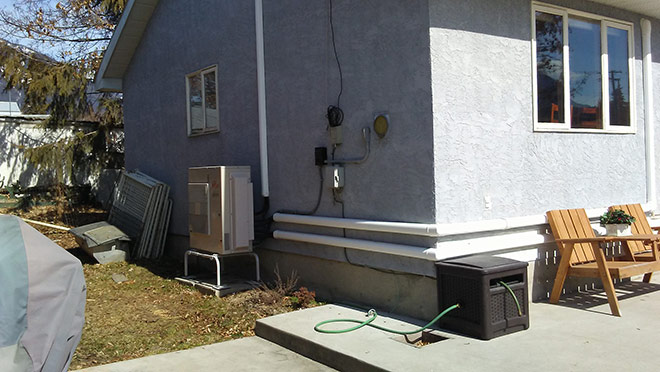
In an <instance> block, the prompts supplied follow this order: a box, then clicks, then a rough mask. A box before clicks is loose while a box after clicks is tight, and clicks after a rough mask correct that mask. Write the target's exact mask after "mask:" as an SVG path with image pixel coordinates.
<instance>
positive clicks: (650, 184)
mask: <svg viewBox="0 0 660 372" xmlns="http://www.w3.org/2000/svg"><path fill="white" fill-rule="evenodd" d="M641 26H642V54H643V59H642V66H643V70H644V129H645V130H644V135H645V144H646V199H647V200H648V204H649V207H650V208H649V209H651V212H652V213H653V214H655V211H656V208H657V201H656V181H655V128H654V126H655V120H654V115H655V113H654V110H653V104H654V103H653V55H652V53H651V22H650V21H649V20H648V19H642V22H641Z"/></svg>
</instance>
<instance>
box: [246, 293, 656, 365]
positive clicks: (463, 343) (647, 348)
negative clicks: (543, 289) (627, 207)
mask: <svg viewBox="0 0 660 372" xmlns="http://www.w3.org/2000/svg"><path fill="white" fill-rule="evenodd" d="M658 291H660V284H659V282H658V281H655V282H654V283H650V284H645V283H641V282H629V283H622V284H620V285H618V286H617V293H618V295H619V299H620V300H621V304H620V305H621V310H622V313H623V317H620V318H619V317H615V316H612V315H610V312H609V307H608V305H607V301H606V299H605V296H604V294H602V293H600V292H598V291H591V292H585V293H578V294H576V295H572V296H566V297H565V298H564V299H562V303H561V304H560V305H551V304H547V303H533V304H531V306H530V318H531V320H530V328H529V329H528V330H526V331H521V332H517V333H513V334H510V335H507V336H502V337H499V338H495V339H492V340H490V341H481V340H476V339H473V338H468V337H463V336H461V335H457V334H452V333H447V332H440V334H441V335H442V336H444V337H446V338H447V339H446V340H444V341H439V342H436V343H433V344H429V345H426V346H423V347H421V348H417V347H415V346H411V345H408V344H404V343H401V342H399V341H396V340H395V339H394V338H395V337H393V335H392V334H389V333H386V332H383V331H380V330H377V329H374V328H369V327H365V328H362V329H359V330H357V331H354V332H351V333H347V334H330V335H329V334H321V333H317V332H316V331H314V329H313V327H314V325H315V324H317V323H318V322H320V321H323V320H327V319H331V318H354V319H362V320H364V319H366V318H365V312H363V311H361V310H357V309H354V308H350V307H346V306H338V305H326V306H322V307H318V308H313V309H307V310H303V311H298V312H293V313H287V314H281V315H277V316H273V317H270V318H266V319H262V320H259V321H258V322H257V328H256V330H255V331H256V333H257V335H258V336H260V337H263V338H266V339H269V340H271V341H273V342H276V343H278V344H280V345H282V346H284V347H286V348H289V349H291V350H293V351H295V352H297V353H300V354H301V355H304V356H307V357H309V358H311V359H314V360H317V361H319V362H322V363H324V364H326V365H329V366H331V367H334V368H337V369H339V370H387V371H415V370H423V371H503V370H529V371H539V370H548V371H550V370H552V371H556V370H564V371H657V370H658V369H660V367H659V366H660V354H658V353H657V347H658V346H657V343H658V341H660V332H659V330H660V316H658V312H659V311H660V293H657V292H658ZM377 322H378V323H379V324H381V325H384V326H387V327H390V328H395V329H402V330H403V329H406V330H410V329H414V328H416V326H418V325H423V324H424V322H418V321H411V320H410V319H402V318H399V317H396V316H392V315H385V316H380V317H379V318H378V319H377ZM331 326H334V325H328V327H331ZM348 326H350V324H348V325H338V327H337V328H347V327H348Z"/></svg>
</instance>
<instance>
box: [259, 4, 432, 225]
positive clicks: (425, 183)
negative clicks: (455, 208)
mask: <svg viewBox="0 0 660 372" xmlns="http://www.w3.org/2000/svg"><path fill="white" fill-rule="evenodd" d="M427 8H428V6H427V2H426V1H425V0H415V1H400V0H385V1H378V2H364V1H349V0H335V1H333V24H334V33H335V43H336V47H337V53H338V57H339V61H340V64H341V70H342V73H343V92H342V95H341V101H340V107H341V108H342V109H343V111H344V114H345V118H344V123H343V125H342V127H343V135H344V144H343V145H341V146H340V147H338V148H337V150H336V157H337V158H338V159H346V158H359V157H361V156H362V155H363V154H364V151H365V150H364V146H363V143H362V137H361V129H362V128H363V127H370V128H371V130H372V131H373V128H372V122H373V119H374V115H375V114H376V113H382V112H385V113H388V114H389V117H390V121H391V125H390V131H389V132H388V134H387V136H386V137H385V138H383V139H378V137H377V136H376V135H375V134H374V133H373V132H372V135H371V153H370V155H369V158H368V160H367V161H365V162H364V163H363V164H360V165H348V166H346V168H345V171H346V185H345V187H344V191H343V192H342V194H341V199H343V200H344V215H345V216H347V217H353V218H374V219H396V220H402V221H413V222H428V221H430V220H431V219H432V218H433V194H432V193H431V192H429V191H430V190H431V189H432V185H433V174H432V167H433V165H432V161H433V158H432V154H433V148H432V146H433V143H432V142H431V141H430V138H431V136H432V122H431V114H430V113H431V101H430V90H431V85H430V69H429V66H430V65H429V60H428V48H429V43H428V19H427V16H426V13H427ZM264 20H265V21H264V22H265V25H264V27H265V48H266V51H265V54H266V79H267V82H266V89H267V104H268V109H267V112H268V132H269V137H268V139H269V141H268V146H269V157H270V175H271V179H270V185H271V206H272V210H273V211H275V210H279V209H289V210H299V211H306V210H310V209H312V208H313V206H314V205H315V203H316V199H317V194H318V186H317V185H318V182H319V176H318V169H317V167H315V165H314V147H316V146H327V147H329V149H330V142H329V140H330V136H329V132H328V130H327V126H328V122H327V119H326V117H325V116H326V110H327V107H328V105H337V96H338V93H339V90H340V80H339V73H338V68H337V62H336V61H335V56H334V53H333V47H332V37H331V32H332V30H331V28H330V23H329V7H328V1H327V0H311V1H300V0H289V1H266V2H264ZM365 20H369V21H365ZM330 151H331V150H330ZM329 181H330V180H329V177H326V185H327V186H326V189H325V190H324V196H323V199H322V203H321V208H320V211H319V214H321V215H331V216H341V214H342V212H341V206H340V205H339V204H337V203H333V198H332V194H331V192H330V190H329V188H328V187H329V185H330V183H329Z"/></svg>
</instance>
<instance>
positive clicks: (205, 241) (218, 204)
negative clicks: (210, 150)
mask: <svg viewBox="0 0 660 372" xmlns="http://www.w3.org/2000/svg"><path fill="white" fill-rule="evenodd" d="M252 198H253V196H252V181H251V178H250V167H248V166H231V167H226V166H213V167H196V168H189V169H188V231H189V233H190V248H191V249H197V250H200V251H206V252H211V253H217V254H220V255H227V254H233V253H244V252H250V251H252V241H253V240H254V211H253V200H252Z"/></svg>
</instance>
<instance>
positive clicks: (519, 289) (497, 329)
mask: <svg viewBox="0 0 660 372" xmlns="http://www.w3.org/2000/svg"><path fill="white" fill-rule="evenodd" d="M436 269H437V281H438V305H439V310H443V309H446V308H447V307H449V306H452V305H454V304H456V303H458V304H460V306H461V307H460V308H459V309H456V310H454V311H451V312H450V313H448V314H447V315H445V316H444V317H443V318H441V319H440V321H439V327H441V328H444V329H447V330H451V331H454V332H457V333H461V334H464V335H467V336H470V337H475V338H480V339H483V340H490V339H492V338H495V337H499V336H503V335H506V334H509V333H513V332H517V331H521V330H525V329H527V328H529V314H528V310H529V306H528V303H527V298H528V294H527V262H520V261H515V260H511V259H507V258H501V257H494V256H473V257H465V258H457V259H449V260H444V261H438V262H436ZM500 282H504V283H505V284H506V285H507V286H508V287H509V288H510V289H511V290H512V291H513V293H514V294H515V296H516V298H517V299H518V303H519V304H520V310H521V312H522V314H519V313H518V306H517V305H516V301H515V300H514V298H513V296H512V295H511V293H510V292H509V290H508V289H507V288H506V287H505V286H503V285H502V284H501V283H500Z"/></svg>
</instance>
